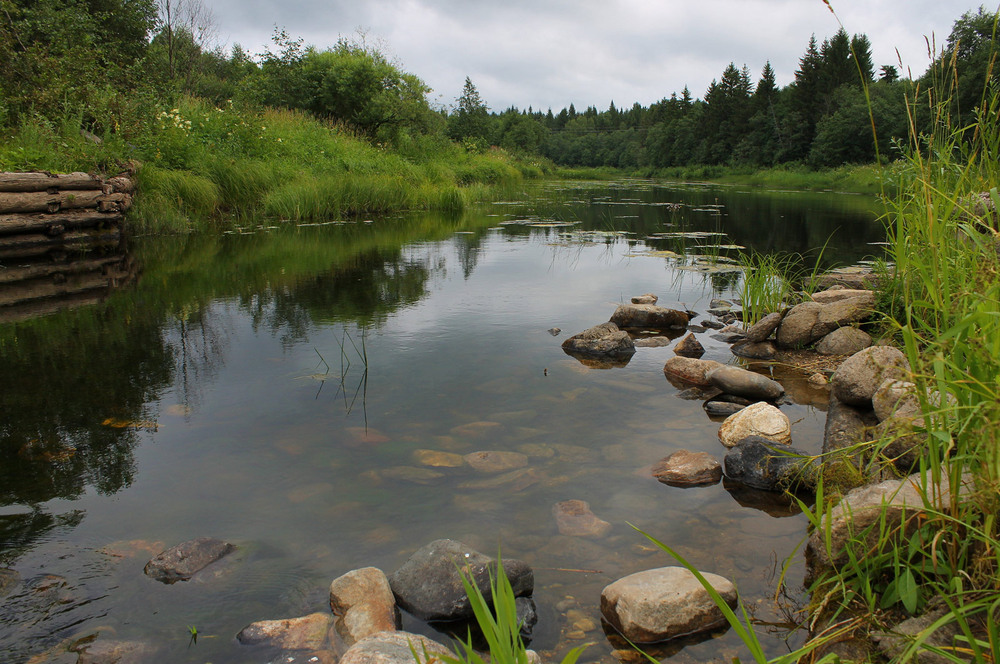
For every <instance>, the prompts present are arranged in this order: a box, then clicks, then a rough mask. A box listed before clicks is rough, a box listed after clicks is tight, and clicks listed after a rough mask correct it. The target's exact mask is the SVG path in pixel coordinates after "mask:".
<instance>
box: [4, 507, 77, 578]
mask: <svg viewBox="0 0 1000 664" xmlns="http://www.w3.org/2000/svg"><path fill="white" fill-rule="evenodd" d="M84 514H85V513H84V512H83V511H82V510H73V511H71V512H67V513H66V514H59V515H53V514H49V513H47V512H43V511H42V510H40V509H34V510H32V511H31V512H27V513H24V514H13V515H8V516H0V565H11V564H13V563H14V561H15V560H16V559H17V557H18V556H19V555H20V554H21V552H23V551H24V550H25V549H26V548H28V547H29V546H31V544H32V542H35V541H37V540H38V538H39V537H41V536H42V535H44V534H47V533H52V532H54V531H57V530H61V529H63V528H74V527H76V526H77V525H79V524H80V522H81V521H83V517H84Z"/></svg>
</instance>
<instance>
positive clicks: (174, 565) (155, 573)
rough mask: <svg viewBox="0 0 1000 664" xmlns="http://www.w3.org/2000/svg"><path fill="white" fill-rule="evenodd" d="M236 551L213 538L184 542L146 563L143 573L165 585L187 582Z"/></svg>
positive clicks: (231, 546) (200, 538)
mask: <svg viewBox="0 0 1000 664" xmlns="http://www.w3.org/2000/svg"><path fill="white" fill-rule="evenodd" d="M235 550H236V547H235V546H233V545H232V544H229V543H228V542H223V541H222V540H219V539H215V538H212V537H199V538H197V539H193V540H188V541H187V542H182V543H180V544H178V545H177V546H175V547H172V548H170V549H167V550H166V551H164V552H162V553H160V554H159V555H157V556H155V557H154V558H153V559H152V560H150V561H149V562H148V563H146V567H145V569H143V572H144V573H145V574H146V575H147V576H149V577H152V578H154V579H156V580H157V581H162V582H163V583H176V582H177V581H187V580H188V579H190V578H191V577H192V576H194V575H195V574H197V573H198V572H199V571H201V570H202V569H204V568H206V567H208V566H209V565H211V564H212V563H214V562H215V561H216V560H219V559H220V558H222V557H223V556H226V555H228V554H230V553H232V552H233V551H235Z"/></svg>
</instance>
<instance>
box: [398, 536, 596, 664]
mask: <svg viewBox="0 0 1000 664" xmlns="http://www.w3.org/2000/svg"><path fill="white" fill-rule="evenodd" d="M496 571H497V573H496V574H495V575H494V574H493V571H492V570H490V597H488V598H487V597H485V596H484V595H483V591H482V590H480V589H479V586H478V584H476V582H475V580H474V579H473V578H472V575H471V572H469V571H468V570H466V569H463V568H461V567H459V574H460V576H461V578H462V586H463V588H464V589H465V594H466V596H468V598H469V603H470V604H471V605H472V612H473V614H474V615H475V618H476V623H477V625H478V626H479V629H480V631H481V632H482V634H483V637H484V638H485V640H486V643H487V644H488V645H489V657H488V658H485V657H483V656H482V655H481V654H480V653H478V652H476V650H475V648H474V647H473V645H472V634H471V633H470V634H469V635H468V637H467V639H466V640H465V641H459V642H458V650H457V652H456V654H455V656H454V657H448V656H442V657H440V659H442V660H443V661H444V662H445V664H486V663H487V662H489V663H490V664H529V661H530V660H529V659H528V651H527V648H526V647H525V645H524V640H523V639H522V638H521V627H522V625H520V624H519V623H518V621H517V604H516V598H515V597H514V589H513V588H512V587H511V585H510V579H508V578H507V574H506V573H505V572H504V569H503V561H502V559H501V556H500V555H499V554H498V555H497V563H496ZM587 645H589V644H585V645H582V646H577V647H576V648H573V649H572V650H570V651H569V653H567V654H566V656H565V657H563V659H562V662H561V663H560V664H575V662H576V661H577V660H578V659H579V658H580V655H581V654H583V651H584V650H585V649H586V648H587ZM411 649H412V646H411ZM413 656H414V659H416V661H417V662H423V663H424V664H426V663H427V661H428V659H429V658H428V657H427V655H426V653H424V659H423V660H421V658H420V656H419V653H417V652H413Z"/></svg>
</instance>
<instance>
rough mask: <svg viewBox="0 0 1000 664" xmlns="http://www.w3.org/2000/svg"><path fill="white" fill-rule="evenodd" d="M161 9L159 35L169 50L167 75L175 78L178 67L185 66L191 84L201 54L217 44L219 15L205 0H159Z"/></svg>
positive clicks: (158, 3)
mask: <svg viewBox="0 0 1000 664" xmlns="http://www.w3.org/2000/svg"><path fill="white" fill-rule="evenodd" d="M157 9H158V11H159V18H160V25H161V26H162V27H161V29H160V34H159V35H158V37H160V38H161V39H160V41H161V42H162V43H163V45H164V49H165V51H166V59H167V75H168V76H169V79H170V80H171V81H173V80H175V79H176V78H177V76H178V68H182V71H183V74H184V78H185V80H186V82H188V83H190V78H191V73H192V71H193V69H194V67H195V63H196V62H197V59H198V57H197V56H199V55H201V53H202V52H203V51H206V50H208V49H209V48H210V47H211V46H212V45H214V42H215V39H216V35H217V34H218V29H217V24H216V21H215V15H214V14H213V13H212V10H211V9H209V8H208V7H206V6H205V3H204V2H202V0H157ZM155 41H156V39H155V38H154V42H155ZM185 47H186V48H185ZM181 53H183V57H182V56H181Z"/></svg>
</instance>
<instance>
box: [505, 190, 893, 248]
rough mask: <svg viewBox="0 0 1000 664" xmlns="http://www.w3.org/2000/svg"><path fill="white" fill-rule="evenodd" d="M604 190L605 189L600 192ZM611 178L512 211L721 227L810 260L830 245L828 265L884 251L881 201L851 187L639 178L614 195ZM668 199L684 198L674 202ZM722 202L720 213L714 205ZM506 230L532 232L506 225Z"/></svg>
mask: <svg viewBox="0 0 1000 664" xmlns="http://www.w3.org/2000/svg"><path fill="white" fill-rule="evenodd" d="M595 193H596V194H600V195H599V196H595ZM607 193H608V185H606V184H602V185H600V186H599V187H598V188H597V189H588V188H587V187H585V186H584V187H581V186H572V185H562V187H561V188H560V189H559V190H558V191H555V192H553V195H552V196H550V197H549V198H540V199H532V200H529V201H526V202H525V204H524V205H523V206H512V207H511V208H509V209H507V210H506V211H507V212H509V213H510V214H513V215H516V216H523V217H526V218H527V217H535V218H539V219H543V220H560V219H566V218H572V219H573V220H575V221H579V222H580V224H579V225H578V226H576V227H575V229H576V230H609V223H610V222H609V219H610V220H612V222H613V225H612V227H613V228H614V229H615V230H629V231H632V232H635V233H636V237H638V238H639V239H640V240H641V239H643V238H645V237H648V236H651V235H653V234H654V233H663V232H675V231H721V232H724V233H725V235H726V238H725V239H724V242H725V243H727V244H728V243H734V244H738V245H742V246H745V247H746V248H747V250H753V251H756V252H758V253H763V254H772V253H780V254H807V253H809V252H813V255H812V256H811V257H807V258H806V260H805V261H804V263H805V264H806V265H805V267H812V264H813V263H814V262H815V260H816V259H817V258H818V257H819V256H818V250H819V249H820V248H821V247H823V246H824V245H828V247H827V250H826V251H825V252H824V254H823V257H822V263H823V265H822V267H824V268H829V267H833V266H834V265H835V264H837V265H845V264H846V265H849V264H853V263H855V262H857V261H859V260H862V259H864V258H868V257H871V256H873V255H876V254H880V253H881V252H880V249H879V248H878V247H875V246H872V245H871V243H873V242H881V241H883V240H884V239H885V231H884V229H883V227H882V225H881V224H880V223H878V222H876V221H875V215H876V213H875V209H876V205H875V203H874V202H872V198H871V197H863V196H849V195H844V194H833V193H818V192H797V193H788V192H785V193H782V192H774V191H760V192H756V191H747V190H745V189H743V190H739V189H735V188H729V187H720V186H712V187H697V186H686V187H685V186H673V187H668V186H662V187H661V186H652V185H646V186H643V185H640V184H637V183H632V184H629V185H626V186H624V187H622V188H621V189H619V190H616V191H612V193H611V195H607ZM667 203H677V204H679V205H680V207H678V208H676V209H674V208H672V207H668V206H666V205H665V204H667ZM709 206H721V207H719V208H717V209H718V214H714V213H710V212H707V211H701V212H699V211H697V210H705V209H710V207H709ZM504 232H505V233H506V234H516V233H523V232H525V231H524V230H523V229H522V228H520V227H518V226H507V227H505V231H504ZM704 243H705V242H703V241H700V240H699V241H697V242H692V241H691V240H688V239H685V238H671V239H669V240H666V241H665V240H657V241H655V242H654V243H653V246H655V248H656V249H670V250H672V251H677V252H679V253H684V252H685V251H687V250H688V249H689V248H690V245H691V244H704Z"/></svg>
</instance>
